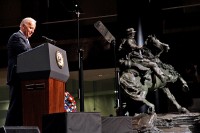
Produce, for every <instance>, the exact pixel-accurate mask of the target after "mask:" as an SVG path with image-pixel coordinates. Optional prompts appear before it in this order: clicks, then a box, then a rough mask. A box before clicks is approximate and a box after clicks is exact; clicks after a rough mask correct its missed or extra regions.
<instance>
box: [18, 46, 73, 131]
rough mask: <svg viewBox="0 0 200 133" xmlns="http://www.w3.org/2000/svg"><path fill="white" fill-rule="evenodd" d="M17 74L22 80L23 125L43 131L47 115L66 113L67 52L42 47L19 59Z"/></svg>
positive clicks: (26, 53)
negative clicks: (44, 117)
mask: <svg viewBox="0 0 200 133" xmlns="http://www.w3.org/2000/svg"><path fill="white" fill-rule="evenodd" d="M17 73H18V74H19V75H20V78H21V79H22V105H23V125H24V126H38V127H39V129H40V131H42V117H43V115H45V114H52V113H59V112H65V110H64V92H65V83H66V81H67V80H68V78H69V69H68V62H67V55H66V51H64V50H62V49H60V48H58V47H56V46H54V45H52V44H49V43H45V44H41V45H40V46H38V47H35V48H33V49H32V50H30V51H27V52H24V53H22V54H20V55H19V56H18V58H17Z"/></svg>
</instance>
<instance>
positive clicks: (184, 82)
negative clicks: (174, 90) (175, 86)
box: [179, 75, 189, 92]
mask: <svg viewBox="0 0 200 133" xmlns="http://www.w3.org/2000/svg"><path fill="white" fill-rule="evenodd" d="M179 80H180V81H181V83H182V84H183V86H182V88H183V91H185V92H187V91H188V90H189V87H188V85H187V82H186V81H185V80H184V79H183V78H182V77H181V76H180V75H179Z"/></svg>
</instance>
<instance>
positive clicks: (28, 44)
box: [26, 39, 31, 49]
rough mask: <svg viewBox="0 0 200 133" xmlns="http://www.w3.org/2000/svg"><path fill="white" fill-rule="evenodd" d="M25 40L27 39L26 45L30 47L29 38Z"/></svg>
mask: <svg viewBox="0 0 200 133" xmlns="http://www.w3.org/2000/svg"><path fill="white" fill-rule="evenodd" d="M26 41H27V47H28V48H29V49H30V48H31V45H30V43H29V40H28V39H26Z"/></svg>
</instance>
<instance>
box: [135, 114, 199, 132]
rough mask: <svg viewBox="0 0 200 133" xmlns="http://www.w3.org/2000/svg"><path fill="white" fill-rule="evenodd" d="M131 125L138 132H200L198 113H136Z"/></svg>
mask: <svg viewBox="0 0 200 133" xmlns="http://www.w3.org/2000/svg"><path fill="white" fill-rule="evenodd" d="M133 127H134V129H137V131H139V132H140V133H149V132H153V133H197V132H200V113H189V114H178V113H168V114H152V115H148V114H138V115H136V116H134V117H133Z"/></svg>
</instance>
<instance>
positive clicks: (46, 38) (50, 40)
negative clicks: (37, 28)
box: [42, 36, 56, 45]
mask: <svg viewBox="0 0 200 133" xmlns="http://www.w3.org/2000/svg"><path fill="white" fill-rule="evenodd" d="M42 38H44V39H45V40H46V41H47V42H48V43H52V44H54V45H55V44H56V41H55V40H53V39H50V38H48V37H46V36H42Z"/></svg>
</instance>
